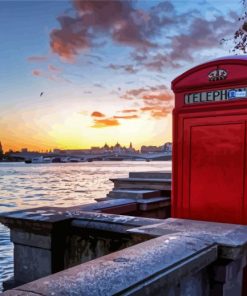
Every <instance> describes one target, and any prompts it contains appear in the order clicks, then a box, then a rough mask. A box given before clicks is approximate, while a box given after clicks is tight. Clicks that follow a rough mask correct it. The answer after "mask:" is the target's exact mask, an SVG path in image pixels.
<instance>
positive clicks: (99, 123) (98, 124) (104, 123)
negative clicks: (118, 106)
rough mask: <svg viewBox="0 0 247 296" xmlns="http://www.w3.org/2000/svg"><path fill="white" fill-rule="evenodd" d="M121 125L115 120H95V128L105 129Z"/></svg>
mask: <svg viewBox="0 0 247 296" xmlns="http://www.w3.org/2000/svg"><path fill="white" fill-rule="evenodd" d="M118 125H120V123H119V121H118V120H117V119H115V118H106V119H95V120H94V125H92V126H91V127H93V128H105V127H113V126H118Z"/></svg>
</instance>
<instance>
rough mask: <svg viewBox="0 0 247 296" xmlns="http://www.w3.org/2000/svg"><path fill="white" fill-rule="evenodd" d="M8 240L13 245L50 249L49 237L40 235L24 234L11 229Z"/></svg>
mask: <svg viewBox="0 0 247 296" xmlns="http://www.w3.org/2000/svg"><path fill="white" fill-rule="evenodd" d="M10 239H11V241H12V242H13V243H15V244H20V245H27V246H33V247H36V248H42V249H51V235H41V234H35V233H30V232H24V231H21V230H18V229H11V231H10Z"/></svg>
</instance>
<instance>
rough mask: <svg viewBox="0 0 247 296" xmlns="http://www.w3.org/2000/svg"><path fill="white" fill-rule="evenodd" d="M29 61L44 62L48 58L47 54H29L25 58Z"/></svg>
mask: <svg viewBox="0 0 247 296" xmlns="http://www.w3.org/2000/svg"><path fill="white" fill-rule="evenodd" d="M27 60H28V61H29V62H45V61H47V60H48V57H47V56H30V57H28V58H27Z"/></svg>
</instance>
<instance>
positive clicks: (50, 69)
mask: <svg viewBox="0 0 247 296" xmlns="http://www.w3.org/2000/svg"><path fill="white" fill-rule="evenodd" d="M48 70H49V71H51V72H55V73H57V72H61V71H62V70H61V69H60V68H58V67H56V66H53V65H48Z"/></svg>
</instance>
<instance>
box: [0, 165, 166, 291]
mask: <svg viewBox="0 0 247 296" xmlns="http://www.w3.org/2000/svg"><path fill="white" fill-rule="evenodd" d="M166 169H169V170H170V169H171V162H148V163H147V162H142V161H132V162H128V161H123V162H92V163H73V164H69V163H67V164H55V163H54V164H24V163H0V212H6V211H8V212H9V211H14V210H17V209H24V208H31V207H32V208H33V207H39V206H56V207H59V206H60V207H65V206H74V205H79V204H86V203H90V202H94V199H95V198H97V197H105V196H106V194H107V193H108V192H109V191H110V190H111V189H112V182H111V181H109V178H112V177H127V176H128V173H129V172H130V171H133V172H134V171H157V170H158V171H159V170H166ZM12 248H13V247H12V244H11V243H10V241H9V231H8V229H7V228H5V227H3V226H2V225H1V224H0V291H1V283H2V281H4V280H6V279H7V278H9V277H10V276H11V275H12V273H13V258H12V255H13V250H12Z"/></svg>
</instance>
